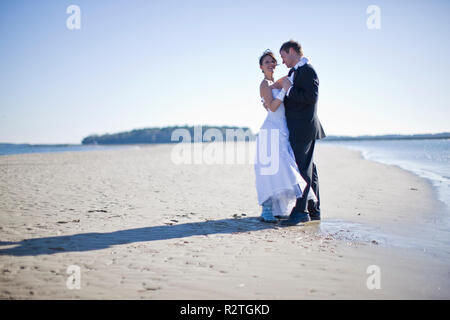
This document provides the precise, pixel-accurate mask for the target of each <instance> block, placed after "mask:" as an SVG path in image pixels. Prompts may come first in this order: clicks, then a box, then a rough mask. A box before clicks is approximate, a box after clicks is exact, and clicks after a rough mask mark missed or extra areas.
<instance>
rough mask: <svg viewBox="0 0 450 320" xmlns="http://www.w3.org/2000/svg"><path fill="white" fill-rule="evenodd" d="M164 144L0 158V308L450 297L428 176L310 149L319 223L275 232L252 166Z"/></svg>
mask: <svg viewBox="0 0 450 320" xmlns="http://www.w3.org/2000/svg"><path fill="white" fill-rule="evenodd" d="M172 147H173V146H172V145H169V146H165V145H159V146H153V145H152V146H149V147H147V146H145V147H141V148H136V149H126V150H124V149H120V150H119V149H117V150H105V151H93V152H90V153H81V152H72V153H48V154H21V155H13V156H6V157H0V170H1V173H2V175H1V178H0V179H2V184H1V187H0V188H1V190H0V191H1V196H0V197H1V200H2V201H0V203H1V204H0V205H1V207H0V211H1V212H2V214H1V216H0V225H1V226H2V227H1V229H0V234H1V242H0V299H324V298H325V299H351V298H354V299H402V298H403V299H409V298H412V299H416V298H419V299H421V298H422V299H423V298H424V299H434V298H437V299H442V298H444V299H448V298H449V297H450V292H449V290H450V289H449V288H450V281H449V280H448V270H449V261H450V259H449V258H448V254H447V255H446V254H444V253H443V252H442V251H445V249H444V248H441V247H442V245H446V244H447V243H448V238H445V236H446V234H441V233H440V231H438V232H434V231H436V229H433V228H435V227H436V226H437V225H436V223H434V222H428V221H427V222H426V223H418V222H420V221H421V219H423V217H430V214H432V213H433V212H435V211H436V210H438V207H437V206H436V205H437V204H436V201H435V194H434V190H433V189H432V188H431V185H429V184H427V182H426V180H424V179H423V178H421V177H418V176H415V175H413V174H412V173H410V172H408V171H405V170H403V169H401V168H397V167H394V166H389V165H385V164H380V163H377V162H373V161H371V160H366V159H363V158H362V156H361V154H360V153H359V152H358V151H352V150H348V149H346V148H343V147H335V146H324V145H320V146H319V145H318V149H317V155H316V161H317V165H318V172H319V180H320V187H321V190H320V194H321V199H322V212H323V220H322V222H321V223H320V224H317V223H311V224H307V225H305V226H296V227H289V228H279V227H276V226H275V227H274V226H272V225H267V224H264V223H262V222H260V221H258V219H257V217H258V216H259V213H260V212H259V211H260V208H259V207H258V205H257V201H256V191H255V190H254V180H253V179H254V174H253V168H252V166H251V165H224V166H221V165H174V164H172V163H170V151H171V148H172ZM386 180H388V181H389V184H387V183H386ZM410 188H414V190H411V189H410ZM417 193H420V194H421V196H422V197H423V199H417ZM358 214H359V215H358ZM430 228H431V230H430ZM430 231H433V232H434V234H431V235H430ZM442 237H444V242H443V243H442V242H441V240H442ZM409 240H414V241H412V242H413V246H412V247H407V246H406V247H405V245H408V244H409V242H411V241H409ZM373 241H375V242H373ZM439 243H441V245H440V246H439ZM416 246H418V247H416ZM422 247H423V248H425V249H426V251H425V252H424V251H423V250H422ZM69 265H78V266H79V267H80V269H81V277H82V278H81V279H82V280H81V289H80V290H69V289H67V288H66V280H67V277H68V275H67V273H66V269H67V267H68V266H69ZM370 265H378V266H380V269H381V274H382V281H381V283H382V284H381V289H380V290H369V289H368V288H367V287H366V280H367V277H368V276H369V275H368V274H367V267H368V266H370Z"/></svg>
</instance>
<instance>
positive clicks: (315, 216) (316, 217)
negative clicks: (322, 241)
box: [309, 212, 320, 221]
mask: <svg viewBox="0 0 450 320" xmlns="http://www.w3.org/2000/svg"><path fill="white" fill-rule="evenodd" d="M309 217H310V218H311V221H317V220H320V212H314V213H312V212H310V213H309Z"/></svg>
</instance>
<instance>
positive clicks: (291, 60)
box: [255, 40, 325, 226]
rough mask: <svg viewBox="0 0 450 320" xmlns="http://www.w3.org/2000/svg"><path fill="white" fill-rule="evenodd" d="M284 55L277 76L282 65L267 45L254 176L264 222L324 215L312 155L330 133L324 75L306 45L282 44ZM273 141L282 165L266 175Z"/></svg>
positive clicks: (293, 221) (295, 221)
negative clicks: (323, 109)
mask: <svg viewBox="0 0 450 320" xmlns="http://www.w3.org/2000/svg"><path fill="white" fill-rule="evenodd" d="M280 55H281V58H282V60H283V63H284V64H285V65H286V66H287V67H288V68H290V70H289V73H288V75H287V76H285V77H283V78H281V79H279V80H277V81H274V79H273V72H274V70H275V67H276V66H277V60H276V58H275V56H274V54H273V53H272V52H271V51H270V50H266V51H265V52H264V53H263V55H262V56H261V57H260V59H259V66H260V68H261V70H262V72H263V74H264V79H263V81H262V82H261V86H260V95H261V98H262V101H263V103H264V107H265V108H266V109H267V117H266V119H265V121H264V123H263V125H262V126H261V130H260V134H258V138H257V153H256V156H257V158H256V161H255V177H256V190H257V194H258V203H259V204H260V205H261V206H262V214H261V219H262V221H264V222H269V223H278V221H279V220H278V219H280V224H281V225H286V226H289V225H296V224H299V223H302V222H307V221H310V220H320V197H319V180H318V175H317V168H316V165H315V164H314V161H313V156H314V147H315V143H316V140H318V139H322V138H324V137H325V132H324V131H323V128H322V125H321V124H320V121H319V118H318V117H317V100H318V94H319V79H318V77H317V74H316V72H315V70H314V68H313V67H312V66H311V64H310V63H309V59H308V58H306V57H304V56H303V51H302V47H301V46H300V44H299V43H298V42H296V41H292V40H291V41H288V42H286V43H284V44H283V45H282V46H281V48H280ZM262 132H263V133H265V134H261V133H262ZM274 133H276V134H274ZM274 137H275V139H274ZM274 143H276V144H277V147H278V148H276V149H277V150H278V153H277V154H276V155H275V156H276V157H277V161H278V163H277V165H278V166H277V170H276V171H275V172H274V173H273V172H271V173H270V174H267V173H265V172H264V170H263V169H264V166H263V163H262V162H261V161H260V160H261V159H260V157H261V155H263V154H264V155H266V154H267V153H268V150H267V146H270V145H271V144H274ZM272 149H273V148H270V149H269V150H272ZM271 156H272V157H273V156H274V155H271ZM277 218H278V219H277ZM286 218H287V219H286Z"/></svg>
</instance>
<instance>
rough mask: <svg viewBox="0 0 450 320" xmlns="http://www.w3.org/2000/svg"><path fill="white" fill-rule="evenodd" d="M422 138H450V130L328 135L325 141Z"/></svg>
mask: <svg viewBox="0 0 450 320" xmlns="http://www.w3.org/2000/svg"><path fill="white" fill-rule="evenodd" d="M421 139H450V132H443V133H432V134H412V135H401V134H386V135H381V136H357V137H347V136H328V137H326V138H325V139H324V141H355V140H421Z"/></svg>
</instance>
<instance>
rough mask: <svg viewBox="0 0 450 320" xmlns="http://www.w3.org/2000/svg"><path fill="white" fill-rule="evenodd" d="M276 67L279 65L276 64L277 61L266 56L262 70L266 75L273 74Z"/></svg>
mask: <svg viewBox="0 0 450 320" xmlns="http://www.w3.org/2000/svg"><path fill="white" fill-rule="evenodd" d="M276 66H277V63H276V62H275V60H273V58H272V57H271V56H265V57H264V59H263V61H262V65H261V66H260V68H261V70H262V71H263V72H264V73H265V74H272V73H273V72H274V70H275V67H276Z"/></svg>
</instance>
